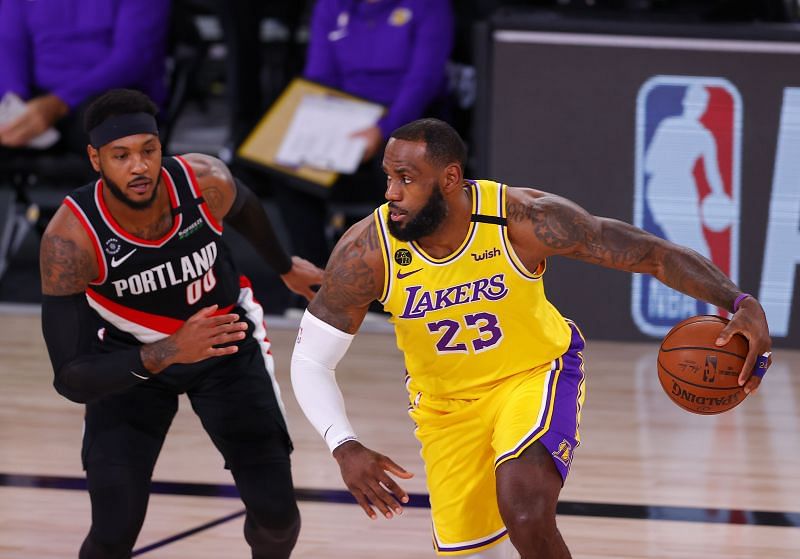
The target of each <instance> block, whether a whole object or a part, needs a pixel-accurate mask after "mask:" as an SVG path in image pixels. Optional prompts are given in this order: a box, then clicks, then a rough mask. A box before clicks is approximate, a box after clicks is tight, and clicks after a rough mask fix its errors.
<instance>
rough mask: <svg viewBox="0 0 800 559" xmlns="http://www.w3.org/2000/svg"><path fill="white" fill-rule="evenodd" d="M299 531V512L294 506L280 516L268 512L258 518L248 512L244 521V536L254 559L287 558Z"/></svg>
mask: <svg viewBox="0 0 800 559" xmlns="http://www.w3.org/2000/svg"><path fill="white" fill-rule="evenodd" d="M299 533H300V513H299V511H298V510H297V507H296V506H295V507H294V508H293V509H291V510H287V511H286V514H285V515H284V516H282V517H280V518H278V517H276V516H274V515H273V514H271V513H270V514H269V515H268V516H266V517H265V516H262V517H261V518H260V519H258V518H256V516H255V515H252V514H250V513H249V512H248V514H247V518H246V519H245V523H244V537H245V540H246V541H247V543H248V544H249V545H250V547H251V548H252V550H253V558H254V559H286V558H288V557H289V556H290V555H291V553H292V549H294V545H295V543H297V536H298V535H299Z"/></svg>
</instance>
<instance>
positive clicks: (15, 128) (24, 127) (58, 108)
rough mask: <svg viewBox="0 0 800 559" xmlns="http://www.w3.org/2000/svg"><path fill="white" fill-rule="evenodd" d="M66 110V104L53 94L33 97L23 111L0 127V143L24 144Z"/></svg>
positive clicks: (9, 144)
mask: <svg viewBox="0 0 800 559" xmlns="http://www.w3.org/2000/svg"><path fill="white" fill-rule="evenodd" d="M68 111H69V107H67V104H66V103H64V101H62V100H61V99H59V98H58V97H56V96H55V95H42V96H41V97H34V98H33V99H31V100H30V101H28V102H27V103H26V104H25V112H23V113H22V114H20V115H19V116H18V117H17V118H15V119H14V120H12V121H11V122H9V123H8V124H6V125H4V126H3V127H0V145H4V146H8V147H12V148H18V147H23V146H26V145H28V143H29V142H30V141H31V140H33V139H34V138H36V137H37V136H39V135H41V134H43V133H44V132H46V131H47V129H48V128H50V127H51V126H53V124H55V123H56V121H57V120H59V119H60V118H61V117H63V116H64V115H66V114H67V112H68Z"/></svg>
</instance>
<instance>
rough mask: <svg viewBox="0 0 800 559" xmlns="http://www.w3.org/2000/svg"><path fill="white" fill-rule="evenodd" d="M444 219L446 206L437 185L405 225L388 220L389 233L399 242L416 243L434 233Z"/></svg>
mask: <svg viewBox="0 0 800 559" xmlns="http://www.w3.org/2000/svg"><path fill="white" fill-rule="evenodd" d="M390 205H391V204H390ZM445 217H447V204H446V203H445V201H444V196H442V189H441V188H440V187H439V185H438V184H437V185H436V187H434V189H433V192H431V195H430V196H428V201H427V202H425V205H424V206H422V209H421V210H419V212H417V215H415V216H414V217H413V218H411V219H410V220H409V221H408V222H407V223H406V224H405V225H400V224H399V223H397V222H396V221H391V220H389V223H388V226H389V233H391V234H392V236H393V237H394V238H395V239H397V240H399V241H403V242H408V241H416V240H417V239H420V238H422V237H427V236H428V235H430V234H431V233H433V232H434V231H436V229H437V228H438V227H439V225H441V223H442V221H444V218H445Z"/></svg>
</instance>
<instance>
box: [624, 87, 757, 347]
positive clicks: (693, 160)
mask: <svg viewBox="0 0 800 559" xmlns="http://www.w3.org/2000/svg"><path fill="white" fill-rule="evenodd" d="M636 105H637V106H636V148H635V149H636V193H635V198H634V223H635V225H637V226H638V227H641V228H642V229H645V230H646V231H649V232H650V233H653V234H655V235H657V236H659V237H662V238H664V239H668V240H670V241H672V242H674V243H677V244H680V245H684V246H687V247H689V248H692V249H694V250H696V251H697V252H699V253H700V254H702V255H703V256H706V257H707V258H709V259H710V260H712V261H713V262H714V264H716V265H717V267H719V268H720V269H721V270H722V271H723V272H725V273H726V274H727V275H728V276H729V277H730V278H731V279H732V280H733V281H734V282H736V281H737V277H738V246H739V205H740V196H739V169H740V167H739V165H740V163H739V162H740V149H741V137H742V102H741V97H740V96H739V92H738V91H737V89H736V88H735V87H734V86H733V84H731V83H730V82H728V81H727V80H724V79H721V78H710V77H691V76H656V77H653V78H651V79H649V80H648V81H647V82H645V84H644V85H643V86H642V87H641V89H640V90H639V95H638V96H637V102H636ZM632 299H633V300H632V307H631V308H632V312H633V319H634V321H635V322H636V325H637V326H638V327H639V329H640V330H641V331H642V332H643V333H645V334H648V335H651V336H663V335H664V334H666V333H667V331H669V329H670V328H671V327H672V326H673V325H675V324H676V323H678V322H680V321H681V320H683V319H684V318H687V317H689V316H693V315H697V314H715V313H716V312H718V309H716V308H714V307H713V306H711V305H708V304H706V303H703V302H701V301H697V300H695V299H693V298H691V297H688V296H686V295H683V294H682V293H679V292H677V291H674V290H672V289H670V288H668V287H666V286H665V285H663V284H662V283H660V282H659V281H658V280H656V279H655V278H653V277H651V276H649V275H642V274H634V276H633V297H632ZM719 312H720V313H721V314H723V315H724V314H725V309H719Z"/></svg>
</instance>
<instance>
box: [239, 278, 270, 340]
mask: <svg viewBox="0 0 800 559" xmlns="http://www.w3.org/2000/svg"><path fill="white" fill-rule="evenodd" d="M239 288H240V289H249V290H250V291H251V292H252V293H253V302H254V303H255V304H257V305H258V306H259V307H261V308H262V309H263V308H264V307H263V305H262V304H261V303H259V302H258V299H256V292H255V291H254V290H253V283H252V282H251V281H250V278H248V277H247V276H239ZM261 325H262V326H263V327H264V341H265V342H267V343H268V344H269V348H268V349H267V354H268V355H272V342H270V341H269V336H267V334H266V332H267V321H266V320H262V321H261Z"/></svg>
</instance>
